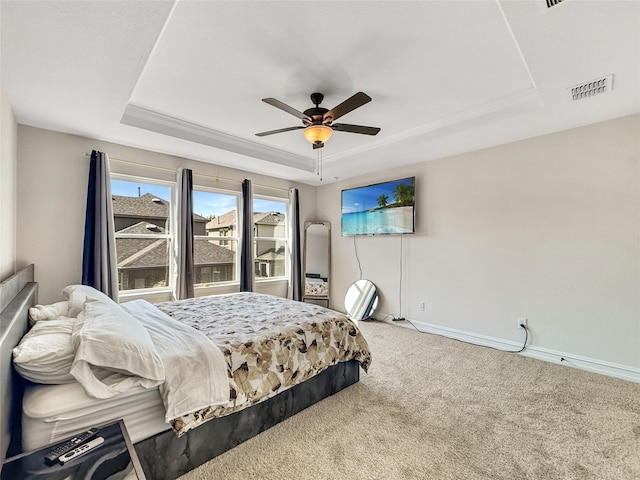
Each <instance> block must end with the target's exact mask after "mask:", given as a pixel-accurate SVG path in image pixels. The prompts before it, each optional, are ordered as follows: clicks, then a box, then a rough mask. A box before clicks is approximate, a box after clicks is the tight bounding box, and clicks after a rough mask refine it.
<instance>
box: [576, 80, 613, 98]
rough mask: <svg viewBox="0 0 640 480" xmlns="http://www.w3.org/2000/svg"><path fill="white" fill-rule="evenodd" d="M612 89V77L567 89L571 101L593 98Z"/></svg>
mask: <svg viewBox="0 0 640 480" xmlns="http://www.w3.org/2000/svg"><path fill="white" fill-rule="evenodd" d="M612 88H613V75H607V76H606V77H602V78H598V79H596V80H591V81H590V82H586V83H581V84H580V85H574V86H573V87H571V88H570V89H569V91H570V92H571V98H572V99H573V100H582V99H583V98H588V97H593V96H595V95H599V94H601V93H607V92H609V91H611V89H612Z"/></svg>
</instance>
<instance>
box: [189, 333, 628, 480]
mask: <svg viewBox="0 0 640 480" xmlns="http://www.w3.org/2000/svg"><path fill="white" fill-rule="evenodd" d="M360 327H361V330H362V332H363V334H364V336H365V338H366V339H367V341H368V342H369V345H370V347H371V350H372V354H373V364H372V366H371V369H370V371H369V373H368V374H365V373H364V372H361V376H360V382H359V383H357V384H356V385H353V386H351V387H348V388H347V389H345V390H343V391H342V392H339V393H338V394H336V395H334V396H332V397H329V398H327V399H325V400H323V401H322V402H320V403H318V404H316V405H314V406H312V407H310V408H308V409H306V410H304V411H302V412H301V413H299V414H297V415H295V416H294V417H292V418H290V419H288V420H285V421H284V422H282V423H280V424H278V425H277V426H275V427H273V428H271V429H269V430H267V431H266V432H264V433H262V434H260V435H258V436H257V437H254V438H252V439H250V440H248V441H247V442H245V443H243V444H241V445H239V446H237V447H235V448H233V449H231V450H230V451H228V452H226V453H224V454H222V455H220V456H219V457H217V458H214V459H213V460H211V461H209V462H207V463H205V464H204V465H202V466H200V467H198V468H197V469H195V470H193V471H191V472H189V473H187V474H185V475H183V476H182V477H180V478H181V480H203V479H217V478H224V479H226V480H234V479H238V480H240V479H242V480H247V479H257V480H270V479H274V480H275V479H277V480H284V479H292V480H293V479H296V480H299V479H303V480H305V479H309V480H311V479H356V478H359V479H385V480H395V479H398V480H402V479H425V480H430V479H433V480H448V479H451V480H462V479H465V480H466V479H471V480H473V479H504V480H514V479H530V480H540V479H550V480H561V479H575V480H607V479H611V480H638V479H640V384H637V383H633V382H627V381H624V380H619V379H615V378H610V377H606V376H603V375H598V374H595V373H590V372H584V371H581V370H577V369H574V368H570V367H566V366H562V365H555V364H552V363H549V362H543V361H540V360H536V359H532V358H527V357H523V356H520V355H515V354H509V353H504V352H499V351H496V350H492V349H489V348H483V347H478V346H474V345H469V344H465V343H462V342H458V341H455V340H451V339H448V338H444V337H440V336H437V335H430V334H423V333H419V332H417V331H415V330H412V329H407V328H402V327H400V326H398V325H394V324H389V323H382V322H366V323H364V322H361V323H360Z"/></svg>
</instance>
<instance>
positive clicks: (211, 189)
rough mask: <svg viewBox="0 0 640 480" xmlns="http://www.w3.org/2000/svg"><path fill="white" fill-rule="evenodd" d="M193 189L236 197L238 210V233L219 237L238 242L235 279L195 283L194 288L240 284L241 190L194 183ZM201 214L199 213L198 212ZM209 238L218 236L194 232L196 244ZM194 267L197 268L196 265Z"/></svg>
mask: <svg viewBox="0 0 640 480" xmlns="http://www.w3.org/2000/svg"><path fill="white" fill-rule="evenodd" d="M193 191H194V192H196V191H198V192H203V193H217V194H220V195H229V196H231V197H235V199H236V207H235V211H236V222H235V225H236V229H235V230H236V235H233V236H228V237H227V236H225V237H219V238H224V239H225V240H235V242H236V249H235V251H234V253H235V261H234V272H233V274H234V278H235V280H228V281H224V282H207V283H194V284H193V288H194V289H198V290H202V289H215V288H216V287H221V288H225V287H229V286H234V285H239V284H240V280H239V279H240V259H239V256H238V250H239V248H240V229H239V228H238V221H239V218H238V217H239V208H240V196H241V195H240V192H236V191H233V190H225V189H222V188H214V187H208V186H206V185H196V184H194V185H193ZM193 213H194V214H196V213H197V212H196V211H195V210H194V212H193ZM198 215H199V214H198ZM209 238H216V237H210V236H209V235H196V234H195V232H194V235H193V241H194V245H195V242H196V241H197V240H198V239H200V240H202V239H209ZM194 260H195V259H194ZM194 269H195V265H194ZM194 276H195V271H194Z"/></svg>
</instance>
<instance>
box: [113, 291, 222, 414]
mask: <svg viewBox="0 0 640 480" xmlns="http://www.w3.org/2000/svg"><path fill="white" fill-rule="evenodd" d="M120 306H121V307H122V308H123V309H124V310H125V311H126V312H128V313H130V314H131V315H133V316H134V317H136V319H137V320H138V321H139V322H140V323H142V324H143V325H144V327H145V328H146V329H147V331H148V332H149V335H150V336H151V339H152V340H153V343H154V345H155V347H156V350H157V352H158V354H159V356H160V358H161V359H162V363H163V365H164V369H165V381H164V383H162V384H161V385H160V387H159V388H160V393H161V394H162V398H163V401H164V405H165V408H166V409H167V412H166V415H165V420H166V421H167V422H169V421H171V420H173V419H175V418H177V417H180V416H182V415H186V414H188V413H191V412H194V411H196V410H199V409H202V408H205V407H208V406H215V405H222V404H225V403H227V402H228V401H229V375H228V373H227V362H226V360H225V358H224V355H223V354H222V352H221V351H220V349H219V348H218V347H217V346H216V345H215V344H214V343H213V342H212V341H211V340H209V339H208V338H207V337H206V336H205V335H204V334H203V333H200V332H199V331H198V330H196V329H195V328H192V327H189V326H188V325H185V324H183V323H181V322H178V321H177V320H174V319H172V318H171V317H170V316H169V315H167V314H166V313H164V312H161V311H160V310H158V308H156V307H155V306H154V305H152V304H150V303H149V302H146V301H144V300H134V301H131V302H126V303H122V304H121V305H120Z"/></svg>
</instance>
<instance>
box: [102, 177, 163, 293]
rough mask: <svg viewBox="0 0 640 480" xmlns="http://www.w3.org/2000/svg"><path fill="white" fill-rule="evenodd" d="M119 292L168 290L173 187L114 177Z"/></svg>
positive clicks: (114, 213) (112, 188)
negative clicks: (153, 289)
mask: <svg viewBox="0 0 640 480" xmlns="http://www.w3.org/2000/svg"><path fill="white" fill-rule="evenodd" d="M111 193H112V204H113V219H114V225H115V236H116V257H117V259H118V289H119V290H120V291H121V292H122V291H127V290H140V289H150V288H168V287H170V286H171V285H170V278H171V267H170V265H171V262H170V258H171V244H172V240H173V233H172V232H171V201H170V200H171V198H172V184H170V183H160V182H152V181H148V180H144V181H138V179H125V177H120V176H117V175H113V176H112V178H111Z"/></svg>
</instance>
